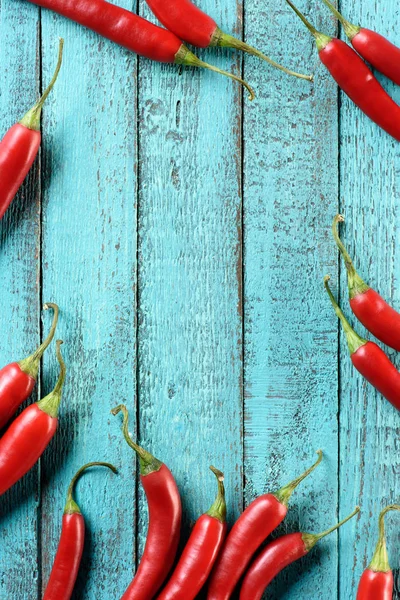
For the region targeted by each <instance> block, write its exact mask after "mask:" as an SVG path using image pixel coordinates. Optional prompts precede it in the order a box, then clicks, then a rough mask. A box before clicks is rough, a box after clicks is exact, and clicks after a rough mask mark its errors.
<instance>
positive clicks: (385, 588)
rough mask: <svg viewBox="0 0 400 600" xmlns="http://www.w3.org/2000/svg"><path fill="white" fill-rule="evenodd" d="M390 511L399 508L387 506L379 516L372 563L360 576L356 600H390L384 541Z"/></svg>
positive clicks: (389, 578) (391, 589)
mask: <svg viewBox="0 0 400 600" xmlns="http://www.w3.org/2000/svg"><path fill="white" fill-rule="evenodd" d="M390 510H400V506H398V505H396V504H393V505H391V506H387V507H386V508H385V509H384V510H383V511H382V512H381V514H380V515H379V540H378V543H377V545H376V548H375V553H374V556H373V558H372V561H371V563H370V565H369V567H368V569H366V570H365V571H364V573H363V574H362V576H361V579H360V584H359V586H358V591H357V600H392V596H393V573H392V570H391V568H390V565H389V558H388V553H387V548H386V539H385V523H384V519H385V515H386V513H388V512H389V511H390Z"/></svg>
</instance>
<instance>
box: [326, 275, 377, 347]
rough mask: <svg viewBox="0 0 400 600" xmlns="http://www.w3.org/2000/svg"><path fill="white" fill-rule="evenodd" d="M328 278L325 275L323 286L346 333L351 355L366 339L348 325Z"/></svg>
mask: <svg viewBox="0 0 400 600" xmlns="http://www.w3.org/2000/svg"><path fill="white" fill-rule="evenodd" d="M330 278H331V277H330V275H325V277H324V286H325V289H326V291H327V292H328V296H329V298H330V301H331V303H332V306H333V308H334V311H335V313H336V315H337V316H338V318H339V319H340V322H341V323H342V326H343V330H344V332H345V334H346V339H347V345H348V347H349V352H350V355H352V354H354V353H355V352H357V350H358V349H359V348H361V346H365V344H366V343H367V340H364V338H362V337H360V336H359V335H358V333H356V332H355V331H354V329H353V328H352V326H351V325H350V323H349V322H348V320H347V319H346V317H345V316H344V313H343V311H342V309H341V308H340V307H339V305H338V303H337V302H336V300H335V298H334V296H333V294H332V291H331V288H330V287H329V281H330Z"/></svg>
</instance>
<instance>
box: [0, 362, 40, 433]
mask: <svg viewBox="0 0 400 600" xmlns="http://www.w3.org/2000/svg"><path fill="white" fill-rule="evenodd" d="M35 385H36V379H34V378H33V377H31V375H28V374H27V373H24V371H22V369H21V367H20V366H19V364H18V363H11V364H9V365H7V366H6V367H4V368H3V369H1V370H0V429H1V428H2V427H4V425H6V423H8V421H9V420H10V419H11V417H12V416H13V414H14V413H15V412H16V411H17V409H18V408H19V406H20V405H21V404H22V402H24V401H25V400H26V399H27V398H29V396H30V395H31V393H32V391H33V388H34V387H35Z"/></svg>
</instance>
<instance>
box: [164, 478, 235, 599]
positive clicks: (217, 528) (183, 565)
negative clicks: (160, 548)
mask: <svg viewBox="0 0 400 600" xmlns="http://www.w3.org/2000/svg"><path fill="white" fill-rule="evenodd" d="M210 469H211V470H212V472H213V473H214V474H215V476H216V477H217V479H218V495H217V498H216V500H215V502H214V504H213V505H212V507H211V508H210V510H209V511H208V512H207V513H205V514H204V515H202V516H201V517H200V518H199V519H198V520H197V522H196V525H195V526H194V528H193V531H192V533H191V535H190V538H189V541H188V543H187V544H186V546H185V549H184V551H183V553H182V556H181V558H180V559H179V562H178V564H177V566H176V568H175V571H174V572H173V574H172V575H171V578H170V580H169V581H168V584H167V586H166V587H165V588H164V589H163V591H162V592H161V594H160V595H159V596H158V600H194V598H196V596H197V594H198V593H199V592H200V590H201V589H202V587H203V585H204V584H205V582H206V581H207V579H208V576H209V574H210V572H211V569H212V568H213V565H214V563H215V561H216V559H217V557H218V554H219V552H220V550H221V547H222V544H223V542H224V539H225V536H226V531H227V526H226V503H225V489H224V475H223V474H222V473H221V471H218V469H215V468H214V467H210Z"/></svg>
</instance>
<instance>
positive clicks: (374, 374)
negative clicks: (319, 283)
mask: <svg viewBox="0 0 400 600" xmlns="http://www.w3.org/2000/svg"><path fill="white" fill-rule="evenodd" d="M329 279H330V277H329V276H328V275H327V276H326V277H325V279H324V284H325V289H326V291H327V292H328V295H329V298H330V300H331V302H332V305H333V308H334V310H335V312H336V315H337V316H338V317H339V319H340V321H341V323H342V325H343V329H344V332H345V334H346V338H347V344H348V347H349V352H350V358H351V362H352V363H353V365H354V366H355V368H356V369H357V371H359V373H361V375H362V376H363V377H364V378H365V379H366V380H367V381H368V382H369V383H370V384H371V385H373V386H374V388H376V389H377V390H378V392H380V393H381V394H382V396H384V397H385V398H386V399H387V400H389V402H391V403H392V404H393V406H394V407H395V408H397V410H400V373H399V371H398V370H397V369H396V367H395V366H394V364H393V363H392V362H391V361H390V360H389V358H388V357H387V356H386V354H385V353H384V352H383V350H381V349H380V348H379V346H377V344H375V343H374V342H368V341H367V340H364V339H363V338H362V337H360V336H359V335H358V334H357V333H356V332H355V331H354V329H353V328H352V327H351V326H350V324H349V323H348V321H347V319H346V317H345V316H344V314H343V312H342V310H341V309H340V308H339V306H338V304H337V302H336V300H335V298H334V297H333V294H332V292H331V290H330V287H329V283H328V282H329Z"/></svg>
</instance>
